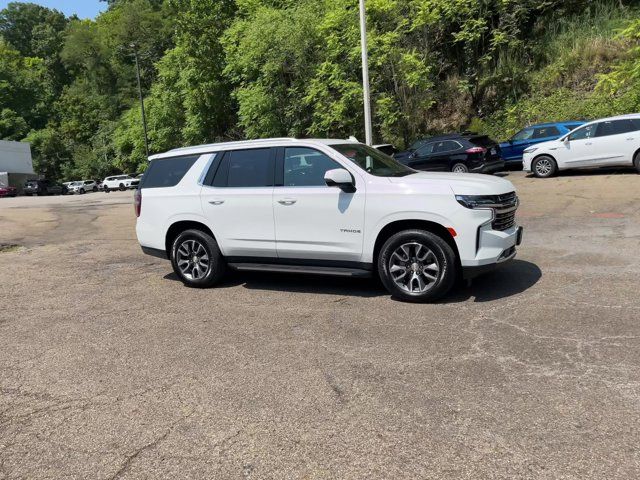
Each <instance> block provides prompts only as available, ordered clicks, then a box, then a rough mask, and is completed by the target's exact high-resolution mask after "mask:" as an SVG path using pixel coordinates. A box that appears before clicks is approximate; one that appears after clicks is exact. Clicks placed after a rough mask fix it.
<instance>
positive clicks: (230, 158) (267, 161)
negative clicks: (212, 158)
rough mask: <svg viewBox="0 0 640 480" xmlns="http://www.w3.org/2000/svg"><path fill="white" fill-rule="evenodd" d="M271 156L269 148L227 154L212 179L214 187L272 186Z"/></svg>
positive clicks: (272, 169) (232, 151)
mask: <svg viewBox="0 0 640 480" xmlns="http://www.w3.org/2000/svg"><path fill="white" fill-rule="evenodd" d="M272 158H273V155H272V149H270V148H257V149H252V150H231V151H229V152H227V153H226V154H225V155H224V157H223V158H222V161H221V162H220V166H219V167H218V170H217V172H216V174H215V177H214V179H213V186H214V187H229V188H242V187H270V186H273V171H274V167H273V160H272Z"/></svg>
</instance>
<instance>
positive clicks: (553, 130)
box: [533, 127, 560, 139]
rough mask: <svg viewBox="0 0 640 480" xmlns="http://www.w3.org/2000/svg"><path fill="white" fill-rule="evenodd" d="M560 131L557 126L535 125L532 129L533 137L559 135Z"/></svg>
mask: <svg viewBox="0 0 640 480" xmlns="http://www.w3.org/2000/svg"><path fill="white" fill-rule="evenodd" d="M559 136H560V131H559V130H558V128H557V127H537V128H534V129H533V138H534V139H538V138H547V137H559Z"/></svg>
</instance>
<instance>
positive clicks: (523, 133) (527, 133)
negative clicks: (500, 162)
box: [511, 128, 533, 141]
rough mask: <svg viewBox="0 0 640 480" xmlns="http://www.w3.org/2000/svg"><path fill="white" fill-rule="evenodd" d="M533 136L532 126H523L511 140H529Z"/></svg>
mask: <svg viewBox="0 0 640 480" xmlns="http://www.w3.org/2000/svg"><path fill="white" fill-rule="evenodd" d="M532 136H533V128H525V129H524V130H520V131H519V132H518V133H516V134H515V135H514V136H513V138H512V139H511V140H514V141H518V140H529V139H530V138H531V137H532Z"/></svg>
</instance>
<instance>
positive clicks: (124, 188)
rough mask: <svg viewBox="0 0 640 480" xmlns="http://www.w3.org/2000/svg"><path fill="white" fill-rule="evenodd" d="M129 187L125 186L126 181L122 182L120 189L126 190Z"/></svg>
mask: <svg viewBox="0 0 640 480" xmlns="http://www.w3.org/2000/svg"><path fill="white" fill-rule="evenodd" d="M126 189H127V188H126V187H125V186H124V183H121V184H120V191H121V192H124V191H125V190H126Z"/></svg>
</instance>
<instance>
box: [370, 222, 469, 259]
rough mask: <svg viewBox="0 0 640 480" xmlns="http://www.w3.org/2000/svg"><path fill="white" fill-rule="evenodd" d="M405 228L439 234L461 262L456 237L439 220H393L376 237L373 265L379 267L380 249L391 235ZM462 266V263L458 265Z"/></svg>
mask: <svg viewBox="0 0 640 480" xmlns="http://www.w3.org/2000/svg"><path fill="white" fill-rule="evenodd" d="M403 230H425V231H427V232H431V233H433V234H435V235H438V236H439V237H440V238H442V239H443V240H444V241H445V242H447V243H448V244H449V246H450V247H451V248H452V249H453V253H454V254H455V256H456V262H457V263H458V264H460V251H459V250H458V245H457V244H456V241H455V239H454V238H453V236H452V234H451V232H449V230H447V228H446V227H445V226H444V225H442V224H440V223H437V222H433V221H431V220H419V219H415V220H395V221H393V222H390V223H388V224H387V225H385V226H384V227H383V228H382V230H380V232H379V233H378V236H377V237H376V241H375V244H374V247H373V265H374V267H377V265H378V256H379V255H380V250H381V249H382V246H383V245H384V243H385V242H386V241H387V240H388V239H389V238H391V236H393V235H395V234H396V233H398V232H402V231H403ZM458 266H460V265H458Z"/></svg>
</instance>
